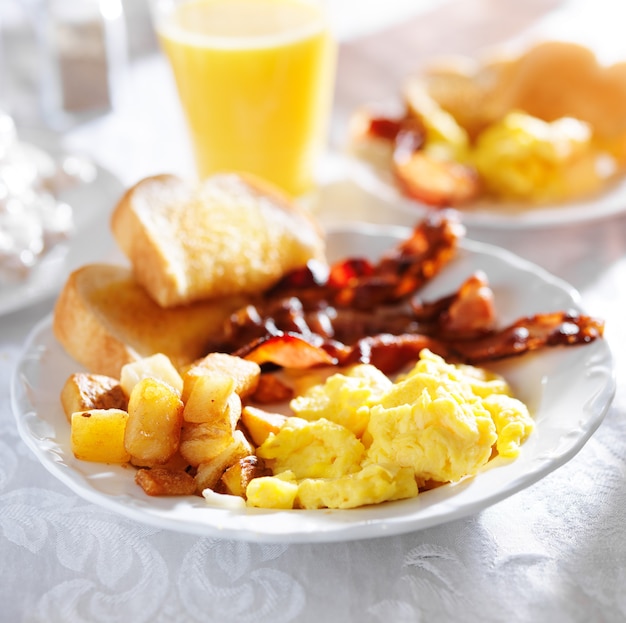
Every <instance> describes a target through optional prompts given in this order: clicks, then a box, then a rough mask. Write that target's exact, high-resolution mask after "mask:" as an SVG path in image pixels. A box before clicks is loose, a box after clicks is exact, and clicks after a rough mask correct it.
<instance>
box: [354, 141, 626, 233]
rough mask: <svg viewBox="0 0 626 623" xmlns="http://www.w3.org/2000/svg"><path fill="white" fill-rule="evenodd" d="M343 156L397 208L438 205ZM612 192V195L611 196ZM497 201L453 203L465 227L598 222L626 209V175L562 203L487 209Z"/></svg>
mask: <svg viewBox="0 0 626 623" xmlns="http://www.w3.org/2000/svg"><path fill="white" fill-rule="evenodd" d="M343 156H344V158H345V160H344V168H345V170H346V172H347V173H346V174H347V176H348V177H349V178H350V179H352V180H353V181H354V182H355V183H356V184H358V185H359V186H360V187H361V188H364V189H365V190H366V191H367V192H369V193H371V194H373V195H375V196H377V197H379V198H380V199H383V200H384V201H386V202H388V203H389V204H390V206H393V208H394V209H395V210H397V211H398V212H400V213H402V214H404V215H408V216H412V217H413V218H415V219H419V218H422V217H424V216H425V215H427V214H430V213H432V212H433V211H436V210H437V209H438V208H437V207H434V206H429V205H428V204H425V203H423V202H421V201H419V200H418V199H413V198H411V197H408V196H407V195H404V194H403V193H402V191H401V190H400V189H399V188H398V187H397V186H395V185H394V184H392V183H390V182H389V181H388V180H386V179H385V176H384V175H382V174H381V173H380V172H379V171H378V167H377V166H376V164H375V163H373V162H369V161H368V160H367V159H366V158H364V157H360V156H359V155H358V154H355V153H352V152H351V151H350V150H349V149H347V151H346V153H344V154H343ZM618 193H619V194H618ZM614 195H615V199H614V200H611V198H612V197H613V196H614ZM497 203H498V202H496V201H495V200H494V201H488V200H482V201H481V202H480V203H477V206H476V207H471V206H469V207H467V208H465V207H463V206H452V207H453V209H455V210H456V211H457V212H458V213H459V215H460V218H461V221H462V222H463V224H464V225H466V226H467V227H468V228H469V227H471V228H475V229H488V230H494V231H498V230H500V231H509V230H512V229H519V228H523V229H525V230H532V229H542V228H545V229H548V228H553V227H562V226H564V225H577V224H582V223H592V222H598V221H602V220H605V219H608V218H611V217H615V216H620V215H623V214H625V213H626V175H622V176H619V177H617V178H616V179H614V180H611V181H609V182H607V187H606V188H605V189H604V190H603V191H600V192H597V193H594V194H592V195H590V196H588V197H582V198H575V197H573V198H570V199H567V200H564V201H563V202H561V203H557V202H550V203H546V204H545V205H543V204H541V203H539V204H537V205H534V206H532V205H530V206H529V207H528V208H527V209H522V208H519V207H518V208H517V209H515V210H514V211H509V212H507V210H506V209H505V208H503V209H495V208H493V209H489V207H488V206H490V205H494V204H497ZM508 203H509V206H510V208H509V209H510V210H513V208H514V207H515V206H520V205H522V204H523V202H514V201H511V202H508ZM607 204H608V205H607ZM503 205H506V204H503ZM594 206H595V207H594ZM597 206H600V207H601V209H598V208H597Z"/></svg>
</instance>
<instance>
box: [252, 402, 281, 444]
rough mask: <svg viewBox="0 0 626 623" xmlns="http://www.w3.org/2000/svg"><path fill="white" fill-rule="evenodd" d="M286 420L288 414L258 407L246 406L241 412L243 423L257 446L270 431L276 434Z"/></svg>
mask: <svg viewBox="0 0 626 623" xmlns="http://www.w3.org/2000/svg"><path fill="white" fill-rule="evenodd" d="M286 420H287V416H286V415H282V414H280V413H270V412H269V411H265V410H264V409H259V408H257V407H251V406H245V407H244V408H243V411H242V412H241V423H242V424H243V425H244V426H245V428H246V431H248V434H249V435H250V439H251V440H252V442H253V443H254V444H255V445H256V446H260V445H261V444H262V443H263V442H264V441H265V440H266V439H267V437H268V436H269V434H270V433H274V434H276V433H277V432H278V431H279V430H280V427H281V426H282V425H283V424H284V423H285V421H286Z"/></svg>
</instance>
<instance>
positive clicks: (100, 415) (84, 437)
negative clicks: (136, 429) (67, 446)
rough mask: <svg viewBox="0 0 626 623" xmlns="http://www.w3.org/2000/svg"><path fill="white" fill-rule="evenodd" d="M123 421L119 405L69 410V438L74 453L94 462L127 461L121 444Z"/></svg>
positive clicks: (125, 417) (125, 416) (124, 412)
mask: <svg viewBox="0 0 626 623" xmlns="http://www.w3.org/2000/svg"><path fill="white" fill-rule="evenodd" d="M127 421H128V413H126V411H122V410H121V409H91V410H89V411H77V412H75V413H73V414H72V419H71V425H72V429H71V435H70V442H71V445H72V452H73V453H74V456H75V457H76V458H77V459H80V460H81V461H94V462H96V463H127V462H128V460H129V459H130V455H129V453H128V451H127V450H126V448H125V447H124V432H125V430H126V424H127Z"/></svg>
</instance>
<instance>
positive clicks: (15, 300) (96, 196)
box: [0, 153, 123, 316]
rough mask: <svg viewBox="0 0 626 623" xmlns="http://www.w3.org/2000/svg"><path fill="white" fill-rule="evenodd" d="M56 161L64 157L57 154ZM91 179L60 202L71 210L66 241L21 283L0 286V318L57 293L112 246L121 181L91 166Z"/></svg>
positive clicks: (70, 188) (61, 194)
mask: <svg viewBox="0 0 626 623" xmlns="http://www.w3.org/2000/svg"><path fill="white" fill-rule="evenodd" d="M55 156H56V157H57V158H62V157H64V155H62V154H60V153H57V154H55ZM93 168H94V170H93V176H92V177H91V178H90V179H89V180H88V181H86V182H83V183H77V184H75V185H74V186H71V187H68V188H67V189H65V190H64V191H63V192H62V193H60V195H59V199H60V200H61V201H64V202H66V203H68V204H69V205H70V206H71V207H72V210H73V217H74V225H75V231H74V232H73V233H72V235H71V237H70V238H68V240H67V241H65V242H63V243H61V244H58V245H56V246H55V247H53V248H52V249H51V250H50V252H49V253H47V254H46V255H45V256H44V257H43V258H42V259H41V261H40V262H39V263H38V264H37V265H36V266H35V267H34V268H33V270H32V271H31V273H30V275H29V276H28V278H27V279H25V280H24V281H20V282H18V283H15V284H4V283H2V284H0V316H2V315H4V314H8V313H10V312H13V311H16V310H18V309H22V308H24V307H27V306H29V305H34V304H35V303H38V302H39V301H42V300H44V299H46V298H48V297H50V296H52V295H54V294H56V293H57V292H58V291H59V290H60V288H61V287H62V285H63V283H64V282H65V280H66V279H67V276H68V275H69V274H70V272H72V271H73V270H74V269H76V268H78V267H79V266H82V265H84V264H88V263H90V262H95V261H98V260H102V259H103V258H104V256H105V255H106V254H107V253H108V252H110V251H111V249H112V248H113V247H114V243H113V238H112V236H111V233H110V227H109V219H110V216H111V210H112V208H113V206H114V205H115V204H116V203H117V201H118V200H119V199H120V197H121V196H122V191H123V187H122V184H121V182H120V181H118V179H117V178H116V177H115V176H114V175H113V174H112V173H110V172H109V171H107V170H106V169H103V168H102V167H100V166H98V165H96V164H93Z"/></svg>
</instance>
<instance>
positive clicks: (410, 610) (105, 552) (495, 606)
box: [0, 0, 626, 623]
mask: <svg viewBox="0 0 626 623" xmlns="http://www.w3.org/2000/svg"><path fill="white" fill-rule="evenodd" d="M522 4H523V5H524V6H519V5H522ZM559 4H560V3H558V2H556V1H549V0H534V2H527V3H517V2H515V1H514V0H508V1H506V2H504V1H500V2H496V1H495V0H494V1H491V2H490V1H489V0H482V1H472V2H470V1H466V2H462V1H459V2H449V3H446V4H444V5H443V6H442V7H441V8H440V9H433V11H432V12H430V13H427V14H425V15H423V16H421V17H420V18H419V19H417V20H415V21H412V22H409V21H407V23H403V24H402V25H401V26H400V27H399V28H397V27H396V29H395V30H387V31H383V32H381V33H377V34H374V35H371V36H370V37H368V38H366V39H363V40H358V41H351V42H348V43H346V44H345V47H344V48H343V49H342V56H341V60H340V73H339V82H338V88H337V115H336V129H337V131H339V130H340V129H341V124H342V121H343V120H344V119H345V115H346V114H347V111H349V110H350V108H351V107H352V106H353V105H355V104H358V103H360V102H361V101H364V100H367V99H369V98H371V97H378V96H384V95H388V94H389V93H390V92H391V91H392V90H394V89H397V88H398V86H399V81H400V79H401V76H402V75H403V72H404V71H408V70H409V69H410V68H411V67H410V65H412V64H413V65H418V64H419V63H420V62H421V61H422V60H424V59H425V58H427V57H428V56H431V55H436V54H439V53H443V52H450V51H466V52H472V51H475V50H478V49H480V48H482V47H483V46H485V45H491V44H494V43H498V42H500V41H506V40H507V39H510V38H512V37H517V36H519V35H520V34H522V33H523V32H524V31H525V30H526V29H527V28H529V27H531V26H535V25H536V20H537V19H539V18H540V17H542V16H543V15H544V14H545V13H546V12H547V11H548V9H551V8H554V7H557V5H559ZM589 4H594V6H595V3H589ZM408 33H413V34H412V35H411V36H408ZM394 46H395V48H394ZM394 49H395V54H394V52H393V51H394ZM398 50H399V51H400V52H401V53H400V54H399V53H398ZM408 54H412V58H407V55H408ZM394 58H395V59H398V60H397V62H395V61H394V60H393V59H394ZM413 60H414V61H415V62H414V63H412V62H411V61H413ZM389 63H391V65H389ZM365 68H368V70H369V71H368V73H365ZM131 85H132V86H131V97H130V98H129V100H128V101H127V103H126V106H125V108H124V109H123V110H121V111H120V112H119V113H118V114H117V115H115V116H110V117H107V118H104V119H102V120H100V121H97V122H94V123H92V124H90V125H89V126H86V127H84V128H79V129H76V130H74V131H73V132H71V133H70V134H69V135H68V136H66V137H65V140H66V142H67V144H68V145H71V146H72V147H76V148H81V149H84V150H86V151H88V152H89V153H91V154H92V155H93V156H94V157H96V158H97V159H98V161H99V162H100V163H101V164H102V165H104V166H105V167H107V168H109V169H110V170H111V171H113V172H114V173H115V174H116V175H117V176H118V177H119V178H120V180H121V181H122V183H123V184H124V185H128V184H131V183H133V182H134V181H136V180H137V179H139V177H141V176H143V175H146V174H150V173H155V172H158V171H173V172H181V173H185V172H188V171H189V170H190V161H189V157H188V155H187V152H186V143H185V139H184V138H183V134H182V124H181V122H180V117H179V115H178V112H177V109H176V105H175V100H174V99H173V97H172V95H171V92H170V89H171V83H170V82H169V77H168V74H167V71H166V70H165V68H164V66H163V64H162V61H161V60H160V59H159V58H158V57H154V58H150V59H147V60H144V61H141V62H138V63H137V64H136V65H135V66H134V68H133V79H132V81H131ZM147 102H152V105H151V106H147ZM362 217H363V218H365V219H368V220H373V221H384V220H385V219H388V218H389V217H388V216H385V215H381V214H369V215H362ZM336 218H339V219H340V218H341V215H339V216H338V217H337V216H336ZM468 237H470V238H473V239H478V240H483V241H486V242H491V243H494V244H497V245H499V246H503V247H505V248H507V249H510V250H511V251H513V252H514V253H517V254H518V255H521V256H523V257H525V258H528V259H530V260H532V261H534V262H536V263H537V264H539V265H541V266H543V267H544V268H546V269H547V270H549V271H550V272H552V273H554V274H555V275H557V276H559V277H561V278H563V279H565V280H566V281H568V282H570V283H571V284H572V285H573V286H575V287H576V288H577V289H578V290H579V291H580V293H581V295H582V301H583V304H584V307H585V308H586V310H587V311H589V313H591V314H594V315H597V316H600V317H602V318H604V319H605V320H606V323H607V331H606V339H607V340H608V341H609V344H610V345H611V348H612V350H613V353H614V357H615V366H616V376H617V393H616V396H615V399H614V402H613V404H612V406H611V407H610V409H609V411H608V413H607V415H606V418H605V420H604V422H603V423H602V425H601V426H600V427H599V429H598V430H597V432H596V433H595V434H594V435H593V437H592V438H591V440H590V441H589V442H588V443H587V444H586V445H585V447H584V448H583V449H582V450H581V451H580V453H578V454H577V455H576V456H575V457H574V458H573V459H572V460H571V461H570V462H568V463H567V464H566V465H564V466H562V467H560V468H559V469H557V470H556V471H554V472H553V473H552V474H550V475H549V476H547V477H546V478H544V479H543V480H541V481H540V482H538V483H536V484H534V485H533V486H531V487H529V488H527V489H525V490H523V491H521V492H519V493H517V494H515V495H513V496H511V497H510V498H508V499H506V500H504V501H502V502H500V503H498V504H496V505H494V506H492V507H490V508H487V509H485V510H483V511H482V512H480V513H478V514H476V515H474V516H470V517H468V518H465V519H460V520H456V521H453V522H451V523H447V524H445V525H441V526H437V527H434V528H429V529H426V530H422V531H419V532H415V533H409V534H405V535H402V536H393V537H384V538H378V539H374V540H363V541H353V542H346V543H331V544H297V545H282V544H256V543H248V542H239V541H227V540H220V539H213V538H201V537H196V536H189V535H185V534H179V533H176V532H170V531H165V530H158V529H154V528H151V527H146V526H144V525H141V524H137V523H134V522H132V521H130V520H127V519H124V518H121V517H120V516H118V515H116V514H113V513H111V512H109V511H106V510H103V509H101V508H100V507H98V506H95V505H93V504H91V503H89V502H86V501H84V500H83V499H81V498H80V497H78V496H76V495H75V494H74V493H72V492H71V491H70V490H69V489H68V488H67V487H66V486H65V485H63V484H62V483H61V482H59V481H57V480H56V479H55V478H54V477H53V476H51V475H50V474H49V473H48V472H47V471H46V470H45V469H44V468H43V467H41V466H40V464H39V463H38V462H37V460H36V459H35V458H34V456H33V455H32V454H31V452H30V451H29V450H28V449H27V448H26V446H25V445H24V444H23V443H22V441H21V440H20V438H19V436H18V433H17V429H16V426H15V422H14V419H13V416H12V413H11V405H10V399H9V381H10V377H11V374H12V371H13V367H14V365H15V363H16V361H17V360H18V357H19V354H20V351H21V348H22V344H23V340H24V338H25V336H26V335H27V333H28V332H29V331H30V329H31V328H32V326H33V325H34V324H35V323H36V322H37V321H38V320H39V319H40V318H42V317H43V316H45V315H46V314H48V313H49V312H50V310H51V308H52V300H48V301H45V302H43V303H40V304H37V305H35V306H32V307H28V308H26V309H24V310H20V311H18V312H15V313H13V314H9V315H6V316H4V317H2V318H1V319H0V560H1V563H0V603H1V604H2V606H1V607H0V620H1V621H3V622H7V623H14V622H18V621H24V622H28V623H35V622H42V623H78V622H86V623H97V622H114V621H125V622H127V621H132V622H133V623H144V622H146V623H148V622H150V623H166V622H167V623H169V622H176V623H192V622H200V621H202V622H209V621H215V622H216V623H228V622H231V621H232V622H236V623H243V622H246V621H254V622H255V623H266V622H267V623H287V622H291V621H298V622H309V621H310V622H311V623H313V622H317V621H328V622H331V621H332V622H335V621H337V622H340V621H341V622H344V621H358V622H366V621H367V622H372V623H374V622H381V623H382V622H385V623H386V622H388V621H393V622H394V623H403V622H406V623H417V622H420V621H421V622H424V623H426V622H428V623H431V622H445V621H450V622H453V621H488V622H509V621H533V622H546V623H547V622H549V623H578V622H580V623H587V622H589V621H593V622H594V623H595V622H618V621H624V620H626V591H625V590H624V589H625V587H626V522H625V521H624V516H625V515H626V434H625V433H626V431H625V424H624V421H625V420H624V417H625V416H626V360H625V357H624V345H625V344H626V328H625V326H626V325H625V322H624V319H625V318H626V288H625V287H624V285H623V284H624V282H625V281H626V214H624V215H618V216H615V217H612V218H606V219H602V220H599V221H590V222H587V223H584V224H578V225H567V224H563V225H559V226H557V227H551V228H549V229H543V230H542V229H528V230H514V229H506V230H490V229H483V230H481V229H472V228H470V230H469V232H468Z"/></svg>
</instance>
